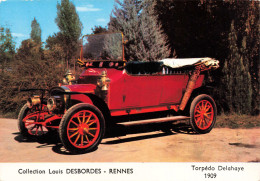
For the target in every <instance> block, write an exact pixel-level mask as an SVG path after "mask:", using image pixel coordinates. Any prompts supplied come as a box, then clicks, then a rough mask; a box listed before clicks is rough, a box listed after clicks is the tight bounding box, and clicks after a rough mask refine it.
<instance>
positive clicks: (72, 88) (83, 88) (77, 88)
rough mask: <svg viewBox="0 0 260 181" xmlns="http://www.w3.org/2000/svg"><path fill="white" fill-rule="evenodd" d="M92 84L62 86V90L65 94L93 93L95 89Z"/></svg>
mask: <svg viewBox="0 0 260 181" xmlns="http://www.w3.org/2000/svg"><path fill="white" fill-rule="evenodd" d="M96 87H97V86H96V85H94V84H75V85H63V86H61V88H63V89H64V90H65V91H66V92H84V93H94V91H95V89H96Z"/></svg>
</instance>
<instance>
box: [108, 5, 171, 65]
mask: <svg viewBox="0 0 260 181" xmlns="http://www.w3.org/2000/svg"><path fill="white" fill-rule="evenodd" d="M116 4H117V5H116V6H115V8H114V10H113V11H112V16H111V17H110V23H109V27H108V28H109V30H110V31H121V32H123V33H124V35H125V38H126V39H127V40H128V42H127V43H126V44H125V56H126V59H127V60H130V61H141V60H145V61H157V60H159V59H162V58H165V57H168V56H169V51H168V47H167V45H166V44H167V41H166V37H165V36H164V35H163V34H162V31H161V29H160V25H159V24H158V22H157V19H156V16H155V15H154V14H153V3H152V1H150V0H146V1H143V2H142V1H139V0H124V1H123V2H121V1H119V0H116ZM150 6H151V7H150ZM156 49H157V51H156Z"/></svg>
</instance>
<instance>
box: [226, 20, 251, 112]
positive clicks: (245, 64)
mask: <svg viewBox="0 0 260 181" xmlns="http://www.w3.org/2000/svg"><path fill="white" fill-rule="evenodd" d="M228 40H229V49H230V53H229V57H228V59H227V60H226V61H225V64H224V68H223V82H222V86H223V87H222V89H223V90H225V91H224V92H223V96H224V97H225V98H224V99H225V100H226V105H227V106H228V108H229V110H230V111H231V112H236V113H238V114H250V113H251V108H252V105H251V103H252V86H251V76H250V73H249V60H248V58H247V57H246V56H245V55H246V53H245V51H246V39H245V38H244V39H243V44H242V48H241V49H239V48H238V47H239V45H238V39H237V31H236V29H235V26H234V21H232V23H231V29H230V33H229V38H228Z"/></svg>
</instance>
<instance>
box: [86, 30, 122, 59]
mask: <svg viewBox="0 0 260 181" xmlns="http://www.w3.org/2000/svg"><path fill="white" fill-rule="evenodd" d="M82 55H83V60H113V61H114V60H117V61H122V60H123V58H122V55H123V47H122V34H121V33H107V34H97V35H86V36H84V37H83V54H82Z"/></svg>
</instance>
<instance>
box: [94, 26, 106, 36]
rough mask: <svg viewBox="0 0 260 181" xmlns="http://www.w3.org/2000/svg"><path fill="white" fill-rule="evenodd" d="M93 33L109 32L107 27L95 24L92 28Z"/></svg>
mask: <svg viewBox="0 0 260 181" xmlns="http://www.w3.org/2000/svg"><path fill="white" fill-rule="evenodd" d="M91 30H92V34H99V33H106V32H108V30H107V28H106V27H105V28H103V27H102V26H95V27H94V28H91Z"/></svg>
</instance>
